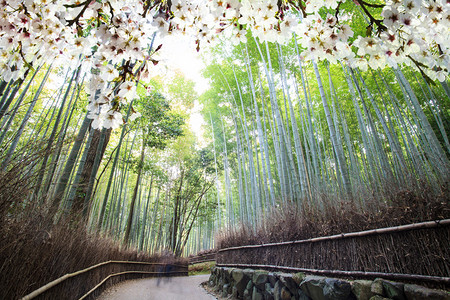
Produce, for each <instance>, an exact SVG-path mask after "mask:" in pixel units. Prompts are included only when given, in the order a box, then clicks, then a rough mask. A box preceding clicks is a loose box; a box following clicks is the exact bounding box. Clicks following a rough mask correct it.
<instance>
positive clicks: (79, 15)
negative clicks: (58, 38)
mask: <svg viewBox="0 0 450 300" xmlns="http://www.w3.org/2000/svg"><path fill="white" fill-rule="evenodd" d="M90 3H91V0H86V1H84V2H81V3H79V4H71V5H69V4H67V5H64V6H65V7H67V8H75V7H81V6H83V5H84V6H83V8H82V9H81V11H80V12H79V13H78V15H77V16H76V17H75V18H73V19H72V20H66V21H67V26H69V27H70V26H72V25H73V24H78V22H79V21H80V18H81V17H82V16H83V14H84V12H85V11H86V9H87V8H88V6H89V4H90Z"/></svg>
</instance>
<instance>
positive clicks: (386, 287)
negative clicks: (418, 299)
mask: <svg viewBox="0 0 450 300" xmlns="http://www.w3.org/2000/svg"><path fill="white" fill-rule="evenodd" d="M381 282H382V285H383V291H384V295H385V296H386V297H387V298H390V299H394V300H406V297H405V292H404V286H405V284H403V283H399V282H393V281H388V280H382V281H381Z"/></svg>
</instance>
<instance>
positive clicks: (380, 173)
mask: <svg viewBox="0 0 450 300" xmlns="http://www.w3.org/2000/svg"><path fill="white" fill-rule="evenodd" d="M224 49H225V51H224V52H222V53H219V52H217V53H216V57H215V59H214V61H215V63H214V64H212V65H210V66H209V67H208V68H207V70H206V71H205V76H207V77H209V78H210V80H211V89H210V90H209V91H208V92H207V93H205V94H204V95H203V96H202V101H203V104H204V105H205V108H204V111H205V119H206V118H207V119H208V123H209V128H210V130H209V132H210V135H211V138H212V139H213V141H214V144H215V155H216V157H217V161H220V162H222V163H223V172H224V173H223V176H222V178H221V180H220V181H217V182H216V189H217V190H219V191H220V193H218V198H217V201H218V205H219V207H220V209H219V211H218V213H217V217H218V222H217V223H218V224H222V226H225V227H226V228H228V230H231V229H232V228H234V227H235V226H236V224H238V223H241V224H247V226H248V228H256V227H258V226H266V224H265V218H266V217H267V216H268V213H270V212H271V210H272V209H273V208H274V207H275V208H276V210H280V209H283V208H288V209H291V208H292V206H291V205H289V204H291V203H295V204H296V205H297V207H298V208H299V211H302V207H304V206H305V205H306V206H307V207H310V208H311V207H312V208H313V209H316V210H319V211H320V210H321V209H325V208H326V207H330V206H331V207H332V206H340V205H342V204H343V203H344V205H345V203H347V205H348V204H352V205H353V206H352V207H356V209H358V210H361V211H364V210H370V209H373V204H374V203H378V204H379V205H389V203H390V202H391V201H392V200H393V199H392V197H393V195H394V194H395V192H397V191H401V190H404V191H406V190H412V189H414V188H415V187H417V186H420V185H430V186H431V187H432V188H431V190H432V192H431V193H435V195H436V194H439V193H441V192H442V191H441V187H442V186H445V185H446V184H448V179H449V178H448V176H449V166H450V164H449V157H450V144H449V141H448V130H449V119H448V118H449V103H450V102H449V99H450V98H449V97H450V94H449V89H448V86H447V83H445V82H443V83H442V84H441V83H434V82H430V81H429V80H428V79H427V78H425V77H423V76H422V74H420V73H419V72H416V71H414V70H413V69H411V68H408V67H404V68H400V67H398V68H395V69H394V68H386V69H383V70H373V69H369V70H368V71H365V72H363V71H360V70H358V69H355V68H350V67H348V66H347V65H346V64H345V63H344V62H342V63H338V64H334V65H330V64H329V63H327V62H321V63H316V62H315V61H314V60H312V61H305V60H304V59H303V57H302V51H301V49H299V47H298V45H297V43H296V40H295V39H293V40H292V42H291V43H290V44H289V45H287V46H280V45H277V44H269V43H259V42H258V41H257V40H256V39H254V40H251V41H249V42H248V43H247V44H246V45H241V46H238V47H234V48H230V47H227V46H224ZM224 53H225V54H224ZM431 197H433V196H431ZM370 207H372V208H370ZM219 226H220V225H219ZM286 230H287V229H286Z"/></svg>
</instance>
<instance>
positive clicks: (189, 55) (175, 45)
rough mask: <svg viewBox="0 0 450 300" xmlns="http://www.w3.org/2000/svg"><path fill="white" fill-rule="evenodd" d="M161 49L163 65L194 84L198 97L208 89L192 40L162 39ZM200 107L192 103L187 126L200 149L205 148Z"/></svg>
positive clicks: (198, 55)
mask: <svg viewBox="0 0 450 300" xmlns="http://www.w3.org/2000/svg"><path fill="white" fill-rule="evenodd" d="M162 43H163V48H162V49H161V54H160V57H161V59H163V60H164V64H165V65H166V66H167V67H168V69H169V70H168V71H169V72H170V70H177V69H178V70H180V71H181V72H182V73H183V74H184V76H185V77H186V78H188V79H190V80H192V81H194V82H195V90H196V92H197V93H198V95H200V94H202V93H203V92H204V91H206V90H207V89H208V88H209V84H208V82H207V80H206V79H204V78H203V77H202V75H201V71H202V69H203V68H204V67H205V65H204V63H203V61H202V59H201V57H200V54H199V53H198V52H197V51H196V50H195V46H196V45H195V44H194V43H193V41H192V39H188V38H187V37H183V36H177V37H175V38H174V37H170V38H167V39H164V40H163V41H162ZM200 110H201V106H200V104H199V103H198V101H195V102H194V109H193V110H192V113H191V117H190V120H189V124H190V126H191V129H192V131H193V132H194V133H195V135H196V136H197V141H198V143H199V146H200V147H204V146H206V145H205V144H206V142H205V140H204V138H203V128H202V125H203V124H205V120H204V119H203V117H202V115H201V114H200Z"/></svg>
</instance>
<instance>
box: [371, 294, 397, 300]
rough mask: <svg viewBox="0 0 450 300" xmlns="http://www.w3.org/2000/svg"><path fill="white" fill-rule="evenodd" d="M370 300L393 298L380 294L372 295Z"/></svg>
mask: <svg viewBox="0 0 450 300" xmlns="http://www.w3.org/2000/svg"><path fill="white" fill-rule="evenodd" d="M369 300H392V299H391V298H384V297H383V296H380V295H375V296H373V297H371V298H370V299H369Z"/></svg>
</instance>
